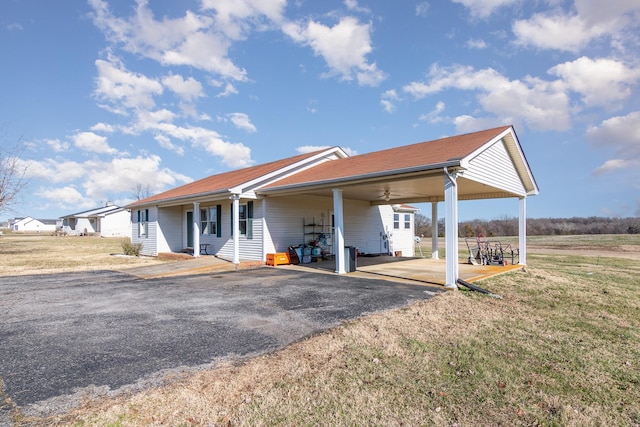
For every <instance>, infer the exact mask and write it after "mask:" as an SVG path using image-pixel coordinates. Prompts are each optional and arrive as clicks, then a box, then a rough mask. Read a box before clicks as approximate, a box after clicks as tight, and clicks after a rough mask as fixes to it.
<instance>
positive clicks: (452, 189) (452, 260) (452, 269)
mask: <svg viewBox="0 0 640 427" xmlns="http://www.w3.org/2000/svg"><path fill="white" fill-rule="evenodd" d="M444 173H445V176H444V207H445V218H444V223H445V231H444V233H445V238H446V240H445V241H446V244H447V253H446V255H445V257H446V262H447V269H446V276H445V286H446V287H447V288H453V289H457V288H458V285H457V284H456V282H457V281H458V183H457V182H456V173H455V172H454V173H449V170H448V169H447V168H444Z"/></svg>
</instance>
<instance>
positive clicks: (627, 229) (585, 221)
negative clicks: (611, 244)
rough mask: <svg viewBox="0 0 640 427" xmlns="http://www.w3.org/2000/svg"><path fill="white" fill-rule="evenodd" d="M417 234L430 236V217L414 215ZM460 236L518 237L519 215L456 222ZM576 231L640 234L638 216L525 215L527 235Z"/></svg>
mask: <svg viewBox="0 0 640 427" xmlns="http://www.w3.org/2000/svg"><path fill="white" fill-rule="evenodd" d="M415 229H416V235H417V236H424V237H431V220H430V219H429V218H427V217H426V216H424V215H422V214H416V217H415ZM458 234H459V236H460V237H475V236H478V235H484V236H487V237H494V236H517V235H518V218H515V217H504V218H497V219H492V220H483V219H474V220H471V221H462V222H460V224H459V228H458ZM576 234H640V218H608V217H595V216H592V217H588V218H580V217H573V218H527V235H529V236H548V235H576ZM438 235H439V236H444V218H441V219H439V220H438Z"/></svg>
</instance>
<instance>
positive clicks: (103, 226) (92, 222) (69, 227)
mask: <svg viewBox="0 0 640 427" xmlns="http://www.w3.org/2000/svg"><path fill="white" fill-rule="evenodd" d="M61 219H62V231H63V233H66V234H69V235H71V236H83V235H88V234H98V235H100V236H101V237H129V236H131V214H130V213H129V211H128V210H127V209H125V208H122V207H120V206H116V205H113V204H110V203H108V204H107V205H106V206H103V207H100V208H95V209H90V210H88V211H83V212H78V213H73V214H70V215H65V216H63V217H61Z"/></svg>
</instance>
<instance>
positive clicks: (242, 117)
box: [227, 113, 258, 132]
mask: <svg viewBox="0 0 640 427" xmlns="http://www.w3.org/2000/svg"><path fill="white" fill-rule="evenodd" d="M227 117H228V118H229V120H231V123H233V124H234V125H235V126H236V127H237V128H238V129H242V130H246V131H247V132H256V131H257V130H258V129H256V127H255V126H254V125H253V123H251V120H250V119H249V116H248V115H247V114H245V113H229V114H227Z"/></svg>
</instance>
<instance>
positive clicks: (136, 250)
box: [121, 240, 142, 256]
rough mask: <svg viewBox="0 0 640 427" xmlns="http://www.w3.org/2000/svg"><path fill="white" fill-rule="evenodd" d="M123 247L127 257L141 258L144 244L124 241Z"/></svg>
mask: <svg viewBox="0 0 640 427" xmlns="http://www.w3.org/2000/svg"><path fill="white" fill-rule="evenodd" d="M121 246H122V251H123V252H124V254H125V255H131V256H140V251H141V250H142V243H131V241H130V240H124V241H123V242H122V244H121Z"/></svg>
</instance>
